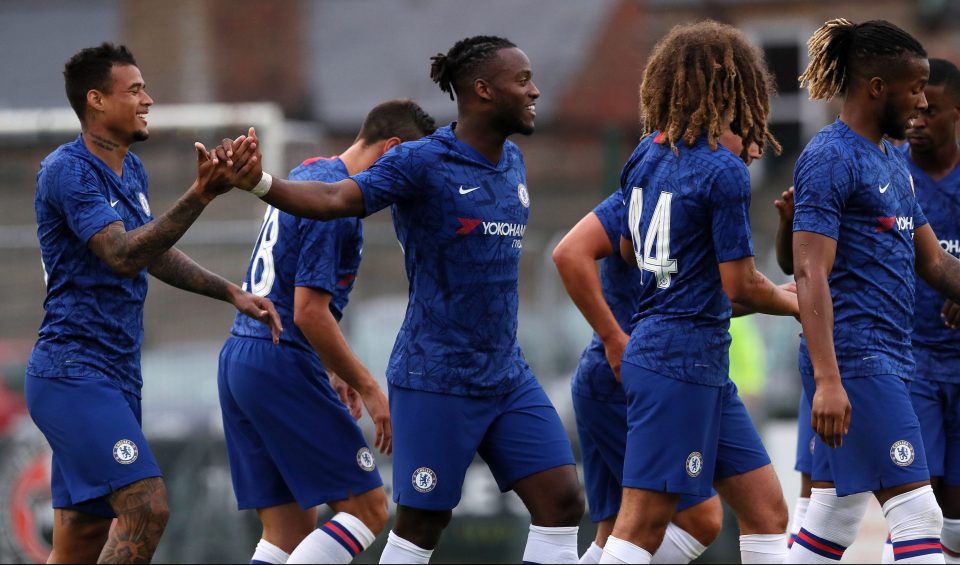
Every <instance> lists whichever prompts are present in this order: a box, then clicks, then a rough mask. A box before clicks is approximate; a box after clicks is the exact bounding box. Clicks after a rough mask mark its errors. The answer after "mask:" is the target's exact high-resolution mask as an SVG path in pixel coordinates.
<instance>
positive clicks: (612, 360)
mask: <svg viewBox="0 0 960 565" xmlns="http://www.w3.org/2000/svg"><path fill="white" fill-rule="evenodd" d="M628 341H630V336H628V335H627V334H626V333H624V332H618V333H616V334H614V335H613V336H611V337H610V338H608V339H606V340H604V342H603V352H604V353H605V354H606V356H607V363H609V364H610V368H611V369H613V376H614V378H615V379H617V382H618V383H619V382H621V380H620V363H621V362H622V361H623V350H624V349H626V348H627V342H628Z"/></svg>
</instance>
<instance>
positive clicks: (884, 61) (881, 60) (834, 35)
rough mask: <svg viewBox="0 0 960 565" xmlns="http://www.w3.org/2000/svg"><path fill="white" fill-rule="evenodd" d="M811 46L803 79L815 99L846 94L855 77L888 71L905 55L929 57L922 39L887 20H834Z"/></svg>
mask: <svg viewBox="0 0 960 565" xmlns="http://www.w3.org/2000/svg"><path fill="white" fill-rule="evenodd" d="M807 50H808V52H809V54H810V63H809V64H808V65H807V69H806V70H805V71H804V72H803V74H802V75H800V79H799V80H800V86H801V87H803V86H806V87H807V89H808V90H809V91H810V99H811V100H830V99H831V98H833V97H834V96H837V95H841V96H842V95H844V94H846V92H847V88H848V87H849V86H850V81H851V80H852V79H854V78H861V77H867V76H877V75H879V74H881V73H883V72H887V71H889V69H890V68H894V67H895V64H896V62H897V60H898V59H900V58H902V57H903V56H904V55H908V56H911V57H917V58H923V59H925V58H926V57H927V52H926V51H925V50H924V49H923V46H922V45H920V42H919V41H917V40H916V39H915V38H914V37H913V36H912V35H910V34H909V33H907V32H905V31H903V30H902V29H900V28H899V27H897V26H895V25H893V24H892V23H890V22H888V21H885V20H871V21H868V22H864V23H862V24H855V23H853V22H851V21H849V20H845V19H843V18H838V19H835V20H830V21H828V22H826V23H825V24H823V25H822V26H821V27H820V29H818V30H817V31H816V33H814V34H813V37H811V38H810V41H808V42H807ZM891 63H894V65H893V66H891Z"/></svg>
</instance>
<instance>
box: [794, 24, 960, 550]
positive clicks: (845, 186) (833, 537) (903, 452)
mask: <svg viewBox="0 0 960 565" xmlns="http://www.w3.org/2000/svg"><path fill="white" fill-rule="evenodd" d="M808 45H809V51H810V64H809V65H808V67H807V69H806V70H805V71H804V74H803V75H801V77H800V81H801V85H806V86H807V87H808V88H809V91H810V97H811V98H812V99H815V100H816V99H831V98H833V97H834V96H838V95H839V96H841V97H842V104H841V111H840V117H839V119H837V120H836V121H835V122H834V123H833V124H830V125H828V126H826V127H825V128H823V129H822V130H821V131H820V132H819V133H818V134H817V135H816V136H815V137H814V138H813V139H812V140H811V141H810V143H809V144H807V147H806V148H805V149H804V151H803V153H802V154H801V155H800V159H799V160H798V161H797V165H796V170H795V171H794V185H795V187H796V193H795V212H794V220H793V232H794V233H793V263H794V269H795V273H796V274H795V277H796V280H797V290H798V294H799V299H800V317H801V321H802V324H803V336H804V337H803V339H804V340H805V342H806V346H807V349H808V351H809V364H808V363H804V364H803V365H801V367H800V374H801V377H802V378H803V386H804V390H805V391H806V394H807V398H809V399H810V402H811V405H812V411H811V423H812V426H813V428H814V429H815V430H816V432H817V435H818V437H819V439H818V440H817V448H816V449H815V450H814V454H813V459H814V464H813V476H812V479H813V484H812V486H813V489H812V493H811V496H810V505H809V508H808V510H807V513H806V515H805V516H804V519H803V523H802V525H801V529H800V531H799V533H798V534H797V538H796V541H795V543H794V544H793V546H792V547H791V548H790V555H789V559H790V560H791V561H793V562H807V563H813V562H824V563H826V562H832V561H835V560H838V559H840V557H841V556H842V555H843V552H844V550H845V549H846V548H847V547H848V546H849V545H850V544H851V543H852V542H853V541H854V538H855V536H856V532H857V528H858V526H859V523H860V520H861V518H862V516H863V513H864V511H865V508H866V504H867V501H868V499H869V496H870V495H869V493H871V492H872V493H873V494H874V496H876V498H877V500H878V501H879V502H880V504H881V506H882V508H883V513H884V516H885V517H886V520H887V527H888V529H889V532H890V537H891V540H892V542H893V550H894V553H895V555H896V559H897V561H898V562H904V563H911V562H913V563H921V562H925V563H943V555H942V553H941V548H940V529H941V526H942V522H943V518H942V513H941V511H940V508H939V507H938V505H937V500H936V498H935V496H934V494H933V491H932V490H931V488H930V481H929V476H930V475H929V471H928V467H927V461H926V454H925V451H924V443H923V441H922V439H921V432H920V424H919V421H918V419H917V416H916V414H915V412H914V409H913V406H912V404H911V401H910V393H909V380H910V379H912V378H913V373H914V361H913V355H912V353H911V345H910V328H911V327H912V325H913V319H914V295H915V280H914V279H915V274H914V272H913V271H914V270H916V273H917V274H918V275H919V276H920V277H921V278H923V280H925V281H926V282H928V283H929V284H930V285H931V286H932V287H933V288H935V289H936V290H938V291H939V292H940V293H941V294H943V295H946V296H947V297H949V298H952V299H957V298H960V262H958V261H957V260H956V259H955V258H954V257H952V256H950V255H949V254H947V252H946V251H944V250H943V249H941V247H940V245H939V243H938V241H937V238H936V235H934V232H933V230H932V229H931V227H930V226H929V225H928V223H927V219H926V217H925V216H924V214H923V212H922V211H921V209H920V206H919V205H918V203H917V199H916V197H915V195H914V183H913V181H912V179H911V177H910V170H909V168H908V165H907V162H906V158H905V156H904V154H903V152H902V151H900V150H898V149H896V148H895V147H894V146H893V145H892V144H891V143H890V142H889V141H887V140H886V139H884V136H889V137H891V138H895V139H902V138H903V137H904V135H905V128H906V126H907V123H908V121H909V120H910V119H911V118H913V117H916V116H918V114H919V113H920V112H922V111H923V110H924V109H925V108H927V102H926V99H925V98H924V92H923V91H924V86H925V84H926V82H927V78H928V76H929V64H928V62H927V56H926V52H925V51H924V49H923V46H921V45H920V43H919V42H918V41H917V40H916V39H914V38H913V37H912V36H911V35H910V34H908V33H907V32H905V31H903V30H901V29H900V28H898V27H897V26H895V25H893V24H891V23H890V22H887V21H883V20H873V21H868V22H864V23H861V24H854V23H852V22H849V21H847V20H844V19H835V20H831V21H829V22H827V23H825V24H824V25H823V26H822V27H820V29H818V30H817V32H816V33H815V34H814V35H813V37H812V38H811V39H810V42H809V44H808ZM801 361H803V358H801ZM824 446H825V447H826V448H824V449H821V447H824ZM823 460H825V461H826V464H824V465H822V464H821V461H823ZM823 469H828V470H829V472H823Z"/></svg>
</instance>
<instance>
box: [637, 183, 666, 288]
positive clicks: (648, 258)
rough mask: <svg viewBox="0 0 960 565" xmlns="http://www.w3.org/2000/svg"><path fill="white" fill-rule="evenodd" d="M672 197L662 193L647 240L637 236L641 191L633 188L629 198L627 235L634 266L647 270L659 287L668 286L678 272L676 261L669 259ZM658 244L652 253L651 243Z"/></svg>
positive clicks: (638, 231)
mask: <svg viewBox="0 0 960 565" xmlns="http://www.w3.org/2000/svg"><path fill="white" fill-rule="evenodd" d="M672 200H673V194H672V193H670V192H661V193H660V198H659V199H658V200H657V207H656V208H654V210H653V217H652V218H651V219H650V225H649V226H648V227H647V235H646V237H640V218H641V216H642V215H643V189H642V188H640V187H636V186H635V187H633V193H632V194H631V195H630V212H629V215H628V217H627V221H628V222H630V235H631V236H632V237H633V254H634V255H635V256H636V258H637V267H639V268H640V269H641V270H643V271H650V272H651V273H653V274H654V276H656V277H657V286H658V287H659V288H668V287H669V286H670V279H671V276H672V275H674V274H676V273H677V260H676V259H671V258H670V202H671V201H672ZM654 242H656V243H657V248H656V254H654V249H653V243H654Z"/></svg>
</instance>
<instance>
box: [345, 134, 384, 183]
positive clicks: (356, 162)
mask: <svg viewBox="0 0 960 565" xmlns="http://www.w3.org/2000/svg"><path fill="white" fill-rule="evenodd" d="M376 145H377V144H375V143H371V144H370V145H366V146H364V142H363V141H362V140H357V141H355V142H353V145H351V146H350V147H348V148H347V149H346V151H344V152H343V153H341V154H340V155H338V158H339V159H340V161H341V162H342V163H343V166H344V167H346V168H347V174H349V175H350V176H353V175H355V174H357V173H359V172H361V171H365V170H367V169H369V168H370V166H371V165H373V164H374V163H375V162H376V161H377V159H379V158H380V156H381V155H382V154H383V153H382V152H381V151H378V150H377V147H376Z"/></svg>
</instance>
